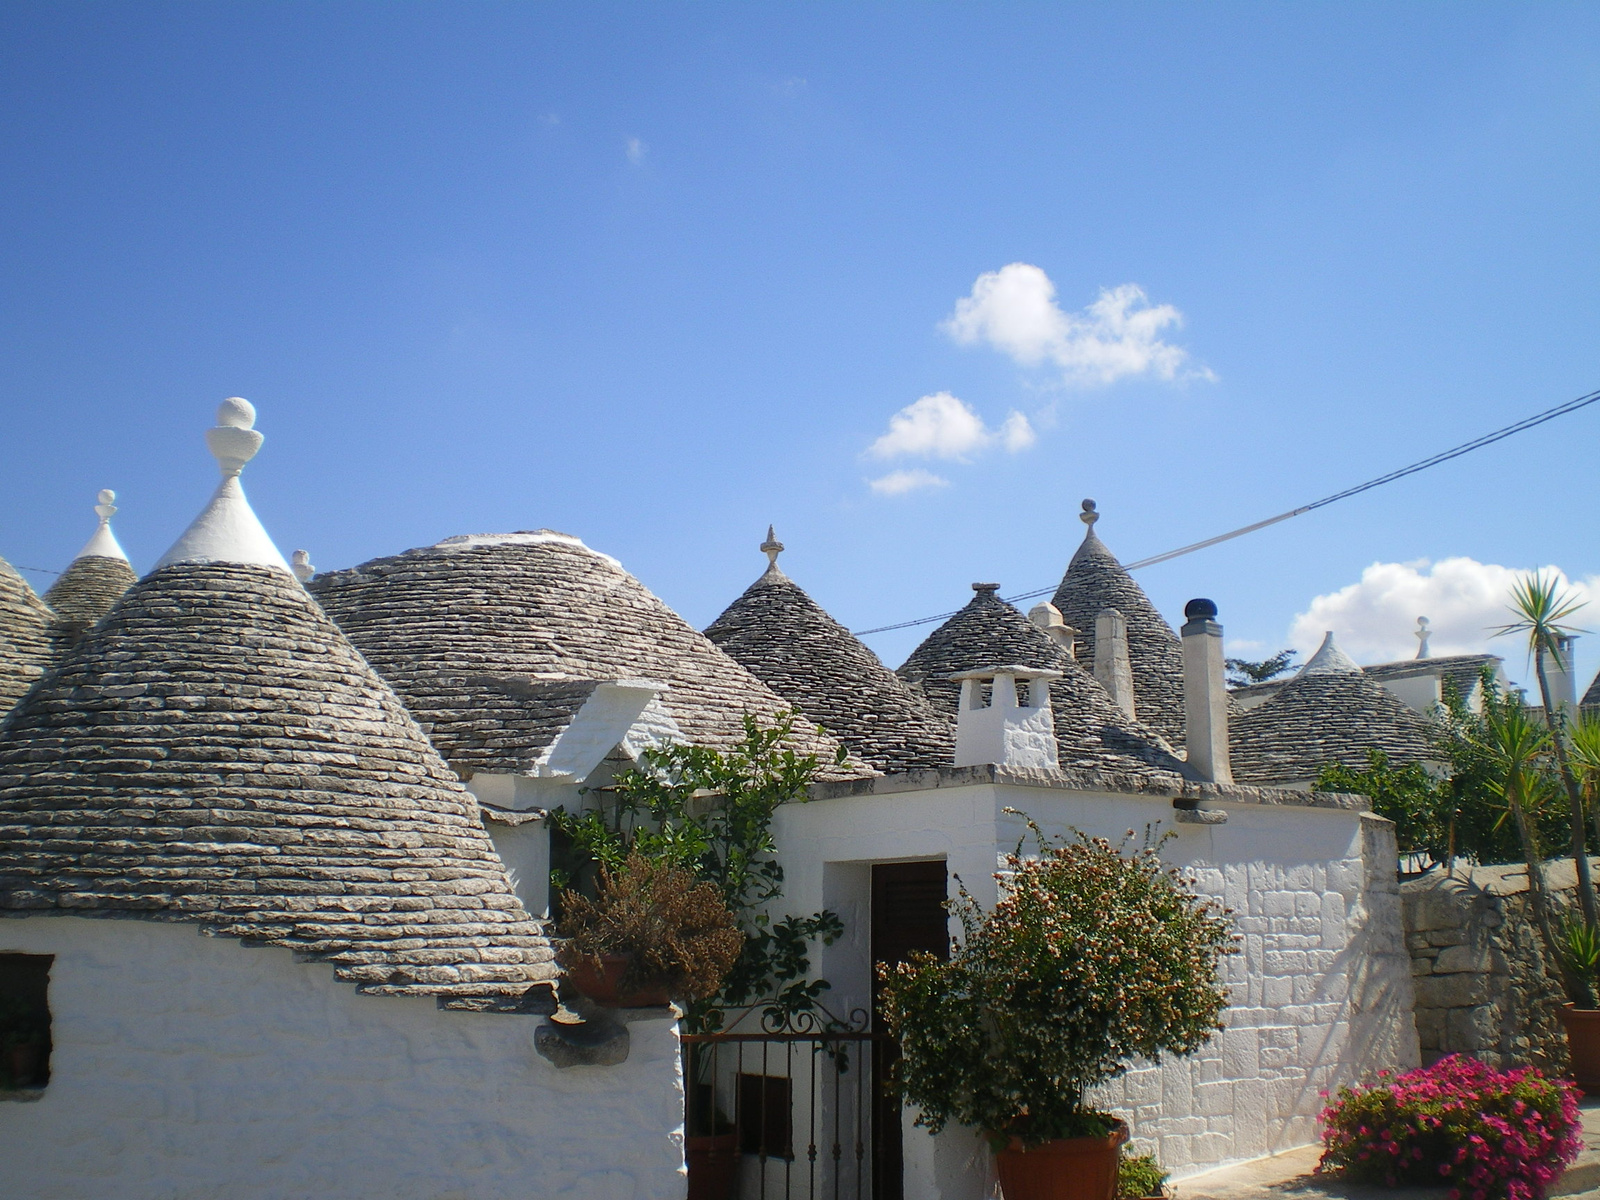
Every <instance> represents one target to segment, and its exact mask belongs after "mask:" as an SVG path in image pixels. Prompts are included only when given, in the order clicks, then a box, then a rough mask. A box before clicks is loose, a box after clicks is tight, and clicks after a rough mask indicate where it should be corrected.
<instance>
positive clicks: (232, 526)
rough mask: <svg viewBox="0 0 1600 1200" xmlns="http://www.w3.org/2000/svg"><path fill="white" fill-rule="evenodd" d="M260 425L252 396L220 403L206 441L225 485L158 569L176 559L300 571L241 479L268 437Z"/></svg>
mask: <svg viewBox="0 0 1600 1200" xmlns="http://www.w3.org/2000/svg"><path fill="white" fill-rule="evenodd" d="M255 423H256V410H255V408H254V407H253V406H252V405H251V403H250V402H249V401H248V400H242V399H240V398H239V397H238V396H232V397H229V398H228V399H227V400H224V401H223V402H222V403H221V404H220V405H219V406H218V407H217V424H216V427H215V428H214V429H208V430H206V445H207V446H209V447H210V449H211V453H212V455H213V456H214V457H215V458H216V460H217V465H218V466H220V467H221V468H222V483H221V484H219V485H218V487H217V490H216V491H215V492H214V493H213V494H212V496H211V503H209V504H207V505H206V507H205V509H204V510H203V511H202V512H201V513H200V515H199V516H198V517H196V518H195V519H194V521H193V523H192V524H190V526H189V528H188V529H186V530H184V532H183V536H182V537H180V538H179V539H178V540H177V541H176V542H175V543H173V546H172V549H170V550H168V551H167V552H166V553H165V554H164V555H162V556H161V561H160V562H158V563H157V564H156V570H160V569H161V568H162V567H167V566H171V565H172V564H173V563H243V564H246V565H254V566H261V567H276V568H278V569H279V570H281V571H283V572H285V573H286V574H291V575H292V574H294V570H293V568H291V567H290V566H289V564H288V563H286V562H285V561H284V560H283V555H282V554H280V553H279V552H278V547H277V546H275V545H273V542H272V538H271V537H270V536H269V535H268V533H267V531H266V530H265V529H263V528H262V527H261V522H260V520H258V519H257V517H256V514H255V513H254V511H252V510H251V508H250V501H248V500H246V499H245V495H244V488H243V487H242V486H241V485H240V483H239V472H240V471H242V470H243V469H244V465H245V463H247V462H249V461H250V460H251V459H252V458H254V457H255V455H256V451H257V450H260V449H261V443H262V441H264V440H265V439H263V438H262V436H261V434H260V433H258V432H257V431H256V430H255V428H254V425H255ZM307 565H309V564H307Z"/></svg>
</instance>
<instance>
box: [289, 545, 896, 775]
mask: <svg viewBox="0 0 1600 1200" xmlns="http://www.w3.org/2000/svg"><path fill="white" fill-rule="evenodd" d="M308 586H309V587H310V589H311V591H312V593H313V594H314V595H315V596H316V597H317V599H318V600H319V601H320V602H321V603H322V606H323V608H325V609H326V610H327V611H328V614H329V615H330V616H331V617H332V618H333V619H334V621H335V622H336V623H337V624H338V625H339V627H340V628H341V629H342V630H344V632H345V634H346V635H347V636H348V637H349V638H350V640H351V641H352V642H354V643H355V645H356V647H357V648H358V649H359V650H360V651H361V653H362V654H363V655H365V656H366V658H367V661H368V662H370V663H371V664H372V665H373V667H374V668H376V669H377V671H378V673H379V674H381V675H382V676H383V677H384V678H385V679H386V680H388V681H389V683H390V684H391V685H392V686H393V687H394V689H395V690H396V691H397V692H399V694H400V696H401V698H402V699H403V700H404V701H405V703H406V706H407V707H408V708H409V709H410V710H411V712H412V713H413V714H414V715H415V716H416V718H417V719H418V720H419V721H421V722H422V724H423V726H424V728H426V729H427V731H428V735H429V737H430V738H431V739H432V740H433V743H434V745H435V746H437V747H438V748H439V750H440V752H441V753H442V754H443V755H444V756H445V758H446V760H448V761H449V763H450V765H451V766H453V767H454V768H456V770H458V771H460V772H462V773H463V774H469V773H471V772H475V771H499V772H510V773H526V772H527V771H529V770H530V769H531V768H532V766H533V764H534V762H535V760H536V759H537V757H538V754H539V753H540V751H542V749H543V748H544V747H545V746H546V745H547V743H548V741H549V734H548V729H549V727H550V725H551V714H550V713H547V712H545V711H544V710H543V708H542V707H541V700H540V695H541V687H542V685H544V684H547V683H570V682H572V681H593V680H601V681H614V680H624V679H644V680H655V681H659V682H662V683H665V684H666V685H667V690H666V691H665V692H663V693H662V694H661V695H660V697H659V703H660V704H661V706H662V708H663V709H664V710H665V712H666V713H667V714H668V715H669V716H670V717H671V718H672V719H673V720H674V721H676V723H677V725H678V728H679V730H680V731H681V733H682V735H683V736H684V738H686V739H687V740H688V741H690V742H694V743H698V744H701V745H707V746H712V747H715V748H718V749H727V748H730V747H731V746H733V745H734V744H735V743H737V742H738V741H739V740H740V739H741V738H742V737H743V735H744V717H745V715H746V714H749V715H751V716H754V717H756V718H757V719H759V720H761V721H764V722H768V723H771V722H773V721H774V720H776V718H777V715H778V714H779V713H780V712H785V711H789V710H791V709H792V708H793V707H794V706H793V705H792V704H791V703H787V702H785V701H784V700H783V699H782V698H780V697H779V696H778V695H776V694H775V693H774V692H773V691H772V690H771V689H769V688H768V687H767V686H766V685H765V684H763V683H762V682H761V681H760V680H759V679H757V678H756V677H755V676H753V675H751V674H750V672H749V671H747V670H746V669H745V668H744V667H742V666H740V665H739V664H738V663H736V662H735V661H734V660H733V659H731V658H729V657H728V656H727V655H726V654H724V653H723V652H722V651H721V650H719V649H717V647H716V646H714V645H713V644H712V643H711V642H710V641H708V640H707V639H706V637H705V635H703V634H701V633H700V632H699V631H698V630H696V629H694V628H693V627H691V626H690V625H689V624H688V623H687V622H685V621H684V620H683V618H681V617H680V616H678V614H677V613H675V612H673V611H672V610H671V609H670V608H668V607H667V605H666V604H664V603H662V601H661V600H659V599H658V598H657V597H656V596H654V595H653V594H651V592H650V591H649V590H648V589H646V588H645V587H644V585H643V584H641V583H640V582H639V581H638V580H637V579H635V578H634V577H633V576H632V575H630V574H628V572H627V571H625V570H623V569H622V566H621V565H620V564H619V563H618V562H617V561H616V560H615V559H613V558H611V557H609V556H607V555H604V554H600V553H597V552H596V551H594V550H591V549H589V547H587V546H585V545H584V544H583V543H582V542H581V541H579V540H578V539H577V538H575V537H571V536H569V535H567V534H561V533H555V532H552V531H551V530H536V531H532V532H524V533H512V534H484V535H473V536H468V537H456V538H449V539H447V540H445V541H443V542H440V543H439V544H438V545H435V546H426V547H423V548H421V549H416V550H408V551H406V552H405V553H404V554H396V555H393V556H390V557H388V558H377V559H373V560H372V561H371V562H367V563H363V564H362V565H361V566H359V567H353V568H351V569H349V570H345V571H333V572H329V573H328V574H324V575H319V576H317V577H316V578H315V579H314V580H313V581H312V582H311V583H310V584H309V585H308ZM563 703H566V704H567V707H568V708H570V703H569V702H563ZM563 712H565V710H563ZM794 744H795V748H796V749H797V750H798V751H800V752H803V753H815V754H817V755H818V756H819V757H820V758H821V759H822V761H823V762H824V763H831V762H832V760H833V757H834V753H835V751H836V749H837V746H838V743H836V742H835V741H834V740H833V739H832V738H829V737H827V736H825V735H823V734H821V733H819V732H818V730H817V729H816V727H815V726H814V725H812V724H811V723H810V722H809V721H806V720H804V719H799V720H797V721H796V723H795V730H794ZM868 770H869V769H868V768H867V767H866V766H865V764H863V763H861V762H860V761H859V760H856V761H854V762H852V763H851V764H849V765H848V766H847V767H846V768H845V771H846V773H848V774H862V773H868Z"/></svg>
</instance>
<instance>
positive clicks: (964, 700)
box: [950, 666, 1061, 770]
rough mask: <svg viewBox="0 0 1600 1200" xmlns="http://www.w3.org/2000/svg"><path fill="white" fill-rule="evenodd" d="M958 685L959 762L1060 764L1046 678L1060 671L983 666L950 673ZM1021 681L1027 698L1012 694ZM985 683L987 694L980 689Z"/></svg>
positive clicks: (965, 764)
mask: <svg viewBox="0 0 1600 1200" xmlns="http://www.w3.org/2000/svg"><path fill="white" fill-rule="evenodd" d="M950 678H951V679H954V680H958V681H959V682H960V684H961V703H960V707H959V709H958V710H957V712H956V754H955V765H956V766H958V767H972V766H978V765H980V764H982V763H994V764H996V765H998V766H1004V767H1034V768H1043V769H1046V770H1055V769H1056V768H1057V767H1058V766H1059V765H1060V759H1059V758H1058V756H1057V747H1056V726H1055V717H1054V715H1053V713H1052V712H1051V709H1050V681H1051V680H1052V679H1060V678H1061V672H1060V671H1049V670H1042V669H1040V668H1037V667H1016V666H1011V667H984V668H980V669H979V670H975V671H960V672H957V673H956V674H954V675H951V676H950ZM1018 683H1021V684H1023V685H1025V687H1026V689H1027V702H1026V703H1023V702H1022V701H1021V699H1020V697H1019V696H1018V695H1017V684H1018ZM984 684H988V685H989V688H988V695H987V696H986V695H985V694H984Z"/></svg>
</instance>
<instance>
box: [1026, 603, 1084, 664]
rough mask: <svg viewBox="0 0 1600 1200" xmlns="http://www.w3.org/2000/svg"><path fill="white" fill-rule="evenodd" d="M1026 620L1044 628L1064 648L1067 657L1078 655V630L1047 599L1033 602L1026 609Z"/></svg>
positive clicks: (1049, 636) (1046, 634)
mask: <svg viewBox="0 0 1600 1200" xmlns="http://www.w3.org/2000/svg"><path fill="white" fill-rule="evenodd" d="M1028 620H1029V621H1031V622H1032V623H1033V624H1034V625H1035V626H1037V627H1038V628H1040V629H1042V630H1044V632H1045V636H1047V637H1048V638H1049V639H1050V640H1051V641H1052V642H1054V643H1055V644H1056V645H1058V646H1060V647H1061V648H1062V649H1063V650H1065V651H1066V652H1067V654H1068V656H1069V657H1071V658H1077V657H1078V631H1077V630H1076V629H1074V628H1073V627H1072V626H1071V625H1068V624H1067V620H1066V618H1065V617H1063V616H1062V615H1061V610H1060V609H1059V608H1057V607H1056V606H1055V605H1054V604H1051V603H1050V602H1049V601H1045V602H1044V603H1043V604H1035V605H1034V606H1033V607H1032V608H1030V609H1029V610H1028Z"/></svg>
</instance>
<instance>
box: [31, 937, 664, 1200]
mask: <svg viewBox="0 0 1600 1200" xmlns="http://www.w3.org/2000/svg"><path fill="white" fill-rule="evenodd" d="M0 951H11V952H23V953H31V954H54V955H55V956H56V958H55V964H54V966H53V968H52V970H51V976H50V1007H51V1012H52V1016H53V1026H52V1037H53V1038H54V1042H55V1048H54V1052H53V1054H52V1056H51V1081H50V1085H49V1087H48V1088H47V1089H46V1090H45V1092H44V1095H43V1098H42V1099H40V1100H38V1101H37V1102H34V1103H0V1164H4V1166H3V1168H0V1195H4V1196H7V1197H10V1196H16V1197H24V1196H25V1197H28V1198H29V1200H57V1198H59V1200H101V1198H104V1200H144V1198H150V1200H155V1198H158V1197H159V1198H160V1200H215V1198H216V1197H219V1196H226V1197H228V1198H229V1200H252V1198H260V1200H284V1198H288V1197H328V1198H335V1197H337V1198H341V1200H343V1198H350V1200H355V1198H359V1197H380V1196H381V1197H384V1198H385V1200H388V1198H391V1197H392V1198H396V1200H413V1198H414V1200H457V1198H459V1200H502V1198H503V1200H513V1198H515V1200H528V1198H529V1197H540V1198H541V1200H542V1198H545V1197H550V1198H556V1197H560V1198H563V1200H682V1197H683V1195H684V1190H685V1182H684V1176H683V1174H682V1131H683V1096H682V1082H681V1068H680V1063H679V1056H678V1041H677V1032H676V1027H675V1026H674V1024H673V1023H672V1022H670V1021H666V1020H661V1021H648V1022H642V1023H635V1024H633V1025H631V1026H630V1033H631V1037H632V1046H631V1053H630V1055H629V1058H628V1060H627V1061H626V1062H625V1063H623V1064H621V1065H619V1066H615V1067H576V1068H570V1069H568V1070H563V1071H558V1070H557V1069H556V1068H555V1067H553V1066H552V1065H551V1064H550V1063H548V1062H546V1061H545V1060H544V1059H543V1058H540V1057H539V1056H538V1055H537V1054H535V1053H534V1048H533V1032H534V1028H535V1026H537V1025H538V1024H539V1018H537V1017H533V1016H512V1015H494V1014H482V1013H465V1012H447V1011H441V1010H440V1009H438V1008H437V1006H436V1005H435V1004H434V1002H433V1001H432V1000H427V999H420V998H419V999H412V998H406V999H398V998H391V997H381V996H362V995H359V994H358V993H357V992H356V991H355V989H354V988H352V987H351V986H350V985H348V984H344V983H340V982H338V981H337V980H336V979H335V978H334V976H333V971H332V969H331V968H329V967H327V966H325V965H322V964H318V963H300V962H296V961H295V960H294V957H293V956H292V955H291V954H290V952H289V951H287V950H281V949H276V948H265V949H257V948H249V947H245V946H242V945H240V944H239V943H238V942H234V941H229V940H214V939H210V938H205V937H201V936H199V934H198V933H197V931H196V929H195V927H194V926H193V925H188V924H168V923H160V922H144V921H128V920H90V919H86V918H79V917H27V918H22V919H5V920H0Z"/></svg>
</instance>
